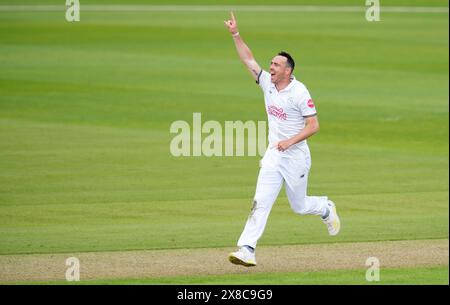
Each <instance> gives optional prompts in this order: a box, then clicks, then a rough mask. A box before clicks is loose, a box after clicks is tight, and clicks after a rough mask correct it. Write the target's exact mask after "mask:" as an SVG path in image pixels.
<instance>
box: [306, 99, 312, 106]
mask: <svg viewBox="0 0 450 305" xmlns="http://www.w3.org/2000/svg"><path fill="white" fill-rule="evenodd" d="M306 105H308V107H309V108H314V102H313V100H312V99H309V100H308V102H307V103H306Z"/></svg>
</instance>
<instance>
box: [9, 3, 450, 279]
mask: <svg viewBox="0 0 450 305" xmlns="http://www.w3.org/2000/svg"><path fill="white" fill-rule="evenodd" d="M61 2H63V1H42V2H41V3H45V4H55V3H57V4H60V3H61ZM80 2H81V3H82V4H83V1H80ZM360 2H364V1H352V0H350V1H343V2H341V3H340V4H343V5H344V4H346V5H356V4H358V3H360ZM11 3H14V4H17V1H2V0H0V156H1V157H0V255H24V254H33V255H34V254H54V253H76V252H104V251H128V250H155V249H188V248H220V247H233V246H234V245H235V243H236V241H237V239H238V237H239V234H240V232H241V230H242V228H243V225H244V223H245V221H246V218H247V215H248V212H249V211H250V209H251V206H252V196H253V193H254V190H255V184H256V177H257V174H258V161H259V159H260V157H211V158H208V157H173V156H171V154H170V150H169V145H170V141H171V139H172V137H173V136H174V135H171V134H170V133H169V128H170V125H171V123H172V122H174V121H177V120H185V121H187V122H192V114H193V113H194V112H200V113H202V120H203V121H206V120H216V121H219V122H221V123H224V122H225V121H227V120H228V121H237V120H241V121H244V122H245V121H247V120H252V121H263V120H265V119H266V114H265V110H264V106H263V99H262V94H261V92H260V90H259V88H258V86H256V85H255V84H254V81H253V80H252V79H251V77H250V75H249V74H248V72H247V71H246V69H245V68H244V67H243V66H242V64H241V63H240V61H239V59H238V57H237V54H236V51H235V49H234V45H233V42H232V40H231V38H230V37H229V34H228V33H227V31H226V29H225V27H224V25H223V20H225V18H228V13H227V12H226V11H177V10H174V11H156V12H155V11H141V12H139V11H133V12H114V11H86V12H84V11H83V10H82V11H81V21H80V22H77V23H69V22H66V21H65V18H64V11H61V12H60V11H39V12H38V11H20V12H18V11H7V10H3V11H2V10H1V6H2V5H4V4H11ZM19 3H23V4H30V3H33V4H35V1H20V2H19ZM92 3H100V4H105V3H111V4H112V3H115V4H117V3H120V1H107V0H104V1H96V2H95V1H92ZM133 3H140V4H142V3H159V4H161V3H163V2H162V1H160V2H148V1H147V2H146V1H143V0H141V1H134V2H133ZM164 3H165V4H167V3H174V4H176V3H184V4H186V3H185V2H181V1H178V2H177V1H166V2H164ZM193 3H195V4H208V2H206V1H196V2H193ZM215 3H220V4H227V2H225V1H220V2H215ZM245 3H246V4H250V3H251V1H246V2H245ZM254 3H260V4H265V5H270V4H273V3H275V2H269V1H258V2H254ZM276 3H277V4H278V3H279V2H276ZM282 3H286V4H298V3H300V4H302V3H303V4H304V3H306V4H310V3H311V2H307V1H284V2H282ZM318 3H319V4H323V5H327V4H329V5H334V2H333V1H331V0H329V1H328V0H327V1H326V0H321V1H320V2H318ZM127 4H129V3H127ZM411 4H412V5H414V6H439V7H448V2H447V1H437V0H436V1H419V0H416V1H410V2H408V1H401V0H398V1H391V2H390V3H389V5H399V6H400V5H401V6H403V5H411ZM235 11H236V17H237V18H238V22H239V27H240V33H241V35H242V36H243V38H244V39H245V40H246V42H247V43H248V45H249V46H250V47H251V49H252V50H253V53H254V55H255V57H256V59H257V60H258V62H259V64H260V65H261V66H262V67H264V68H266V69H267V68H268V66H269V63H270V60H271V58H272V56H273V55H274V54H276V53H277V52H279V51H280V50H286V51H288V52H290V53H291V54H292V55H293V56H294V58H295V59H296V64H297V68H296V71H295V73H294V74H295V75H296V77H297V78H298V79H300V80H301V81H302V82H304V83H305V84H306V86H307V87H308V88H309V90H310V92H311V94H312V96H313V98H314V100H315V104H316V107H317V109H318V113H319V119H320V124H321V131H320V132H319V134H318V135H316V136H314V137H313V138H312V139H311V140H310V141H309V145H310V149H311V152H312V158H313V166H312V172H311V176H310V180H309V193H310V194H314V195H328V196H329V197H330V198H331V199H333V200H334V201H335V202H336V204H337V207H338V211H339V213H340V216H341V220H342V231H341V233H340V235H339V236H337V237H336V238H330V237H329V236H328V234H327V232H326V228H325V227H324V225H323V224H322V223H321V222H320V221H319V220H318V219H317V218H316V217H310V216H303V217H301V216H298V215H295V214H294V213H293V212H292V211H291V210H290V208H289V204H288V201H287V198H286V196H285V193H284V190H282V192H281V193H280V197H279V199H278V200H277V203H276V204H275V206H274V208H273V211H272V214H271V216H270V218H269V222H268V225H267V228H266V231H265V234H264V236H263V238H262V239H261V241H260V245H261V246H273V245H297V244H304V245H309V244H327V243H344V242H368V241H370V242H372V241H373V242H377V241H387V240H392V241H395V240H428V239H430V240H431V239H448V227H449V171H448V165H449V155H448V149H449V146H448V139H449V134H448V132H449V116H448V113H449V104H448V99H449V89H448V88H449V87H448V81H449V71H448V67H449V55H448V54H449V53H448V52H449V49H448V43H449V32H448V26H449V24H448V21H449V19H448V13H423V12H422V13H412V12H408V13H405V12H399V13H392V12H390V13H383V12H382V15H381V21H380V22H367V21H366V20H365V16H364V13H363V12H326V11H323V12H322V11H320V10H318V11H314V12H297V11H296V12H277V13H273V12H268V11H259V12H254V11H249V10H246V11H239V8H236V10H235ZM226 255H227V253H224V254H223V263H224V264H228V262H227V261H226ZM447 257H448V252H447ZM0 267H1V266H0ZM257 268H258V267H257ZM389 270H390V271H389ZM389 270H387V271H386V272H387V273H386V278H387V279H389V280H387V281H386V282H384V283H407V284H408V283H411V284H430V283H432V284H448V265H447V266H440V265H439V266H438V264H437V265H436V266H433V265H427V266H421V265H418V266H416V267H410V268H391V269H389ZM358 272H359V273H361V272H362V274H364V272H365V269H361V270H349V271H348V273H347V272H346V271H345V270H339V271H329V272H324V271H320V272H317V273H315V272H307V273H295V272H292V273H279V274H277V275H276V276H274V277H273V278H274V279H276V281H277V282H278V283H281V284H297V283H308V284H334V283H345V284H354V283H356V282H355V281H353V280H352V278H353V277H352V276H353V275H354V274H355V273H358ZM359 273H358V274H359ZM0 276H1V275H0ZM191 276H192V278H190V277H186V276H184V277H183V278H181V277H172V278H160V277H159V278H155V279H135V277H133V276H132V275H130V276H128V277H127V278H128V279H129V278H132V279H135V280H123V279H114V278H112V279H111V281H110V282H109V283H112V284H121V283H135V284H137V283H148V284H157V283H161V284H165V283H170V284H173V283H215V284H219V283H227V284H232V283H247V284H252V283H255V284H258V283H263V282H264V281H263V277H264V274H252V275H246V277H245V278H243V277H239V276H238V275H226V274H224V275H217V276H208V277H206V276H205V277H201V276H200V275H195V274H192V275H191ZM270 277H272V275H270ZM186 278H187V279H186ZM0 282H2V278H0ZM106 282H108V281H106ZM46 283H51V281H50V282H49V281H46ZM90 283H100V282H96V281H93V282H90ZM101 283H105V280H102V281H101ZM274 283H275V282H274ZM381 283H383V280H382V281H381Z"/></svg>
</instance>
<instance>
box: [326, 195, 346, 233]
mask: <svg viewBox="0 0 450 305" xmlns="http://www.w3.org/2000/svg"><path fill="white" fill-rule="evenodd" d="M328 209H330V215H328V217H327V218H325V219H322V221H323V222H324V223H325V224H326V225H327V228H328V233H329V234H330V235H331V236H334V235H337V234H338V233H339V230H340V229H341V221H340V220H339V216H338V214H337V212H336V205H335V204H334V202H333V201H331V200H328Z"/></svg>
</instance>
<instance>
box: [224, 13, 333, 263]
mask: <svg viewBox="0 0 450 305" xmlns="http://www.w3.org/2000/svg"><path fill="white" fill-rule="evenodd" d="M225 26H226V27H227V28H228V31H229V32H230V33H231V36H232V38H233V40H234V44H235V46H236V50H237V53H238V54H239V57H240V59H241V61H242V62H243V63H244V65H245V66H246V67H247V69H248V70H249V71H250V73H251V75H252V76H253V78H254V79H255V81H256V83H257V84H258V85H259V86H260V87H261V89H262V91H263V93H264V102H265V108H266V112H267V118H268V121H269V146H268V148H267V151H266V153H265V154H264V157H263V158H262V160H261V164H260V166H261V169H260V171H259V176H258V182H257V185H256V192H255V197H254V201H253V208H252V211H251V213H250V215H249V217H248V220H247V223H246V225H245V228H244V231H243V232H242V234H241V236H240V238H239V241H238V244H237V245H238V247H239V250H238V251H236V252H233V253H230V254H229V256H228V258H229V260H230V261H231V262H232V263H233V264H238V265H243V266H246V267H250V266H256V258H255V248H256V244H257V242H258V239H259V238H260V237H261V235H262V234H263V232H264V228H265V226H266V222H267V218H268V217H269V213H270V210H271V209H272V206H273V204H274V202H275V200H276V198H277V196H278V193H279V192H280V190H281V187H282V185H283V182H285V185H286V194H287V197H288V200H289V203H290V206H291V208H292V210H293V211H294V212H295V213H297V214H300V215H307V214H312V215H318V216H319V217H321V218H322V221H323V222H324V223H325V224H326V226H327V228H328V233H329V234H330V235H336V234H338V233H339V229H340V220H339V217H338V214H337V212H336V206H335V204H334V203H333V202H332V201H330V200H328V197H325V196H322V197H319V196H307V195H306V189H307V185H308V174H309V170H310V168H311V156H310V151H309V148H308V144H307V143H306V139H307V138H309V137H310V136H312V135H313V134H315V133H316V132H317V131H318V130H319V121H318V119H317V112H316V108H315V105H314V103H313V100H312V99H311V96H310V95H309V92H308V90H307V89H306V87H305V85H303V84H302V83H301V82H299V81H298V80H296V79H295V77H294V76H293V75H292V72H293V71H294V68H295V62H294V60H293V59H292V57H291V56H290V55H289V54H288V53H286V52H280V53H278V55H276V56H275V57H274V58H273V59H272V62H271V63H270V69H269V72H267V71H264V70H262V69H261V67H260V66H259V65H258V63H257V62H256V60H255V58H254V57H253V54H252V52H251V51H250V49H249V48H248V46H247V45H246V44H245V42H244V40H243V39H242V37H241V35H240V34H239V31H238V26H237V22H236V18H235V16H234V14H233V13H231V19H230V20H227V21H225Z"/></svg>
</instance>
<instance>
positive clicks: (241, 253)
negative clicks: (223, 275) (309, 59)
mask: <svg viewBox="0 0 450 305" xmlns="http://www.w3.org/2000/svg"><path fill="white" fill-rule="evenodd" d="M228 259H229V260H230V262H232V263H233V264H236V265H243V266H245V267H253V266H256V258H255V253H252V252H250V250H248V249H247V248H246V247H241V248H239V250H238V251H236V252H232V253H230V254H228Z"/></svg>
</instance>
